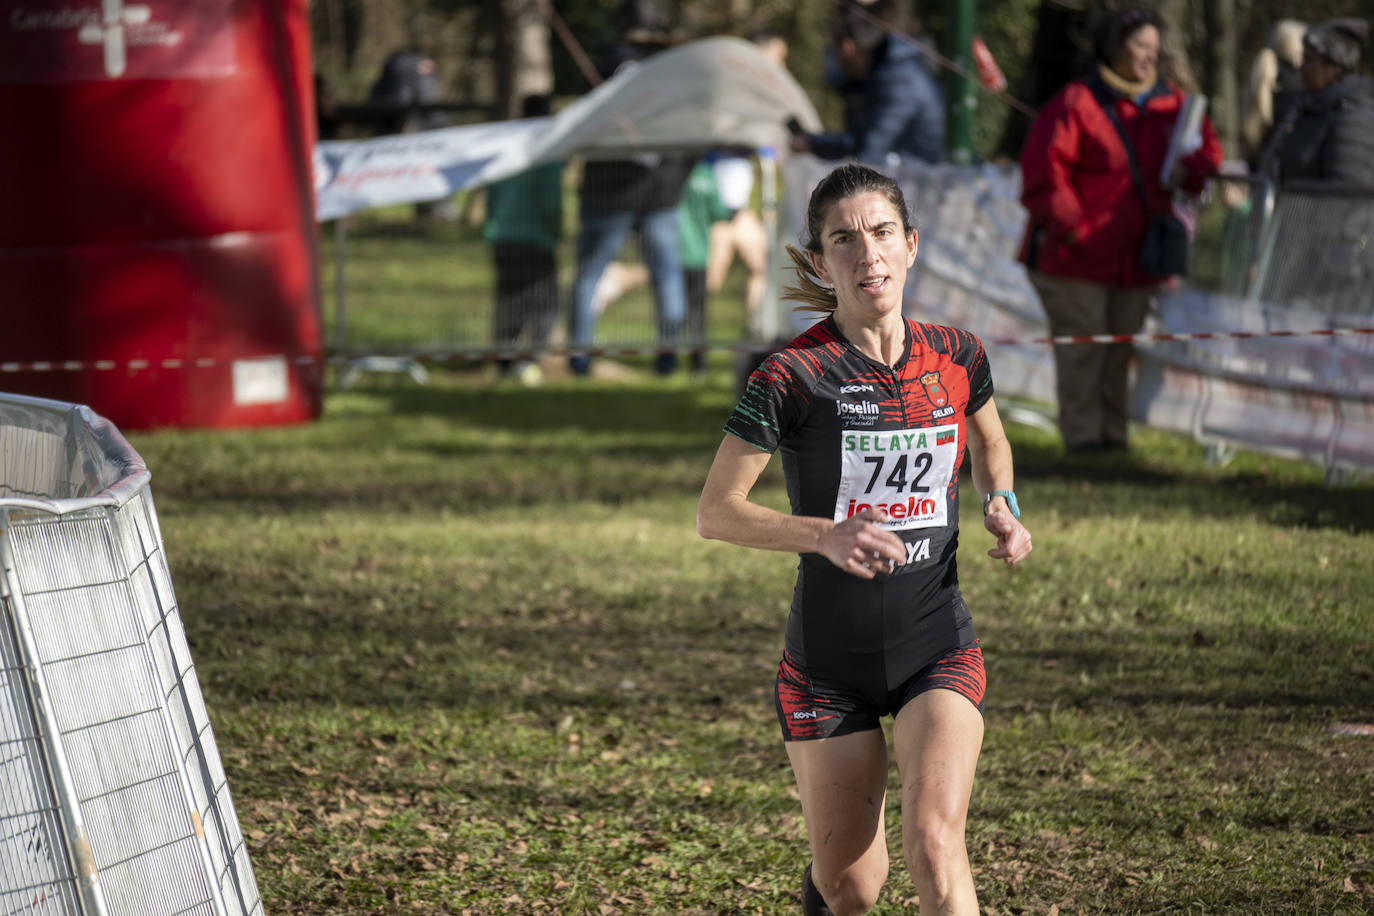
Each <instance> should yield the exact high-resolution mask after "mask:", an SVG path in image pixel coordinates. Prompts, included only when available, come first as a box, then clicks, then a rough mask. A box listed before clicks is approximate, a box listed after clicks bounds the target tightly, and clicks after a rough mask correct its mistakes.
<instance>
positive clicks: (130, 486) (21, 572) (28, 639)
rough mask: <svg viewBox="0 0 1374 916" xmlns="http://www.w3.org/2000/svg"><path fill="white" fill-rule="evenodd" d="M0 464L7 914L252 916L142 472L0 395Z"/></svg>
mask: <svg viewBox="0 0 1374 916" xmlns="http://www.w3.org/2000/svg"><path fill="white" fill-rule="evenodd" d="M0 459H3V461H4V463H3V464H0V561H2V564H0V565H3V567H4V589H3V594H4V606H3V610H4V616H3V618H0V788H3V790H4V800H3V802H0V865H3V868H2V869H0V916H7V914H8V913H11V912H13V913H29V912H43V913H47V912H57V913H67V912H70V913H83V914H90V913H109V914H130V916H134V914H137V916H162V914H167V916H173V914H207V916H218V914H224V916H230V914H232V916H240V914H241V916H255V914H260V913H262V912H263V907H262V901H261V899H260V897H259V895H258V890H257V883H256V880H255V878H254V876H253V870H252V865H251V863H250V861H249V858H248V853H247V849H246V847H245V846H244V842H243V836H242V833H241V831H240V829H239V825H238V818H237V816H236V815H235V813H234V807H233V801H232V799H231V797H230V793H229V788H228V784H227V781H226V779H225V775H224V769H223V766H222V765H221V762H220V758H219V752H218V749H217V747H216V745H215V740H214V734H213V732H212V730H211V727H210V720H209V715H208V713H207V711H206V708H205V703H204V700H203V699H202V697H201V694H200V687H199V684H198V682H197V680H196V676H195V668H194V665H193V664H192V661H191V654H190V649H189V646H188V645H187V641H186V636H185V632H184V631H183V628H182V624H181V618H180V615H179V613H178V610H177V604H176V598H175V594H174V593H173V590H172V585H171V576H170V574H169V572H168V569H167V564H166V560H165V556H164V553H163V546H162V538H161V532H160V531H159V528H158V524H157V514H156V511H155V510H154V508H153V502H152V495H151V493H150V492H149V490H148V487H147V481H148V473H147V470H146V468H144V467H143V464H142V460H141V459H140V458H139V457H138V455H137V454H136V453H135V452H134V451H133V450H132V449H131V448H130V447H129V445H128V443H127V442H125V441H124V439H123V438H122V437H121V436H120V435H119V433H118V431H117V430H115V429H114V428H113V427H112V426H110V425H109V424H108V423H106V422H105V421H104V420H102V419H101V418H99V417H98V416H96V415H95V414H93V413H91V412H90V411H89V410H86V409H85V408H75V407H73V406H72V405H61V404H57V403H55V402H50V401H40V400H37V399H32V398H20V397H17V396H7V395H0ZM35 907H36V908H35Z"/></svg>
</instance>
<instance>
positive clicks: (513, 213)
mask: <svg viewBox="0 0 1374 916" xmlns="http://www.w3.org/2000/svg"><path fill="white" fill-rule="evenodd" d="M522 108H523V114H524V116H525V117H527V118H538V117H544V116H546V115H548V113H549V97H548V96H546V95H533V96H527V97H526V98H525V100H524V102H523V103H522ZM482 235H483V236H484V237H485V238H486V240H487V242H488V243H490V245H491V250H492V256H493V258H494V259H495V262H496V313H495V318H494V320H493V322H492V327H493V329H494V339H495V340H494V342H495V344H496V347H497V349H498V351H499V353H500V355H499V356H498V358H497V365H498V366H499V367H500V370H501V374H502V375H514V376H515V377H516V378H518V379H519V380H520V381H521V382H523V383H525V384H538V382H539V381H541V380H542V377H543V376H542V373H541V372H540V369H539V364H538V363H537V362H535V361H534V360H533V359H521V360H519V361H517V360H516V358H515V357H516V354H515V353H514V352H513V351H514V348H515V347H516V345H517V344H518V343H519V341H520V337H521V335H522V334H528V340H527V345H528V348H529V351H530V353H531V354H538V353H539V351H541V350H542V349H543V348H544V347H545V346H546V345H547V344H548V342H549V335H550V333H551V332H552V330H553V323H554V320H555V319H556V318H557V316H558V264H557V261H556V259H555V250H556V249H557V247H558V243H559V241H560V240H561V239H562V237H563V163H561V162H549V163H545V164H544V165H537V166H535V167H534V168H532V169H530V170H529V171H526V172H521V173H520V174H519V175H513V176H511V177H510V178H506V179H503V180H501V181H497V182H494V183H492V184H491V185H489V186H488V187H487V218H486V222H485V224H484V225H483V227H482Z"/></svg>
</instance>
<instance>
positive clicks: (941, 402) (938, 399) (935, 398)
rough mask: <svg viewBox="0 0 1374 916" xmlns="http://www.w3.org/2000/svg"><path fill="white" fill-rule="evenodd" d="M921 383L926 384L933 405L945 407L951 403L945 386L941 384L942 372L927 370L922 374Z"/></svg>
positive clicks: (927, 395)
mask: <svg viewBox="0 0 1374 916" xmlns="http://www.w3.org/2000/svg"><path fill="white" fill-rule="evenodd" d="M921 384H922V385H923V386H925V389H926V397H928V398H930V403H931V404H932V405H934V406H936V407H944V406H945V405H946V404H948V403H949V397H948V396H947V395H946V394H945V389H944V386H943V385H941V384H940V373H938V372H927V373H926V374H925V375H923V376H921Z"/></svg>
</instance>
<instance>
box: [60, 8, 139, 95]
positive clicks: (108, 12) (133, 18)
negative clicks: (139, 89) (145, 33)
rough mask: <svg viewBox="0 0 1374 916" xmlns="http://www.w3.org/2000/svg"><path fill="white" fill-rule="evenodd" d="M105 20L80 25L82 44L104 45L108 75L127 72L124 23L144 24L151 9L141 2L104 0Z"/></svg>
mask: <svg viewBox="0 0 1374 916" xmlns="http://www.w3.org/2000/svg"><path fill="white" fill-rule="evenodd" d="M101 7H102V10H103V12H104V19H103V21H102V22H89V23H87V24H86V25H83V26H82V27H81V31H80V32H78V33H77V39H78V40H79V41H80V42H81V43H82V44H87V45H104V46H105V75H106V76H108V77H110V78H111V79H114V78H115V77H118V76H121V75H123V73H124V68H125V66H127V64H128V59H127V57H126V54H125V45H124V27H125V26H133V25H144V24H145V23H147V21H148V19H149V17H150V16H151V15H152V11H151V10H150V9H149V8H148V7H146V6H144V5H142V4H129V5H127V6H126V5H125V4H124V0H104V2H103V3H102V4H101Z"/></svg>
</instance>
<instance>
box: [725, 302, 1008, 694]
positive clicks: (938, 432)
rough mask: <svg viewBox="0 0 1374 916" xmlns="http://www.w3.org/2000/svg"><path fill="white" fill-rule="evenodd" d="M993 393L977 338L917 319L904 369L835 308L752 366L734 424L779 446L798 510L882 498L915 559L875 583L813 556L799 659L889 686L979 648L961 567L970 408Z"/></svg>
mask: <svg viewBox="0 0 1374 916" xmlns="http://www.w3.org/2000/svg"><path fill="white" fill-rule="evenodd" d="M991 397H992V374H991V371H990V369H989V367H988V361H987V355H986V353H984V351H983V345H982V343H981V342H979V340H978V338H977V337H975V336H974V335H973V334H970V333H969V332H967V331H963V330H959V329H957V328H949V327H941V326H938V325H931V324H921V323H918V322H914V321H911V320H909V319H908V320H906V352H905V354H904V355H903V356H902V357H901V359H899V360H898V361H897V363H896V365H894V366H885V365H883V364H881V363H878V362H874V361H873V360H871V359H869V358H868V357H867V356H865V355H864V354H863V353H861V352H860V351H859V350H858V349H857V348H856V347H853V346H851V345H850V344H849V342H848V341H846V340H845V339H844V338H843V337H842V336H841V335H840V332H839V329H838V328H837V327H836V325H835V322H834V319H833V318H827V319H826V320H824V321H822V322H820V323H819V324H817V325H815V326H814V327H812V328H811V329H809V330H808V331H806V332H805V333H803V334H801V335H800V336H799V337H797V338H796V339H795V340H793V341H792V342H791V343H790V344H788V345H787V347H786V348H784V349H783V350H781V351H779V352H777V353H774V354H772V355H770V356H769V357H768V358H767V359H766V360H765V361H764V362H763V363H762V365H760V366H759V368H758V369H756V370H755V371H754V374H753V375H752V376H751V377H750V379H749V384H748V386H747V387H746V389H745V392H744V395H743V396H742V397H741V398H740V401H739V404H738V405H737V406H736V407H735V411H734V413H733V414H732V415H731V416H730V419H729V420H728V421H727V422H726V424H725V431H726V432H727V433H729V434H731V435H733V436H737V437H739V438H740V439H743V440H744V441H745V442H748V443H749V444H751V445H753V446H755V447H757V448H759V449H762V450H764V451H767V452H773V451H778V450H781V452H782V461H783V472H784V476H785V478H786V481H787V494H788V498H789V500H790V502H791V505H792V513H793V514H794V515H803V516H819V517H822V518H833V519H834V520H835V521H836V522H840V521H843V520H844V519H845V518H847V517H848V516H851V515H853V514H855V513H856V512H859V511H861V510H863V509H864V508H866V507H870V506H872V507H877V508H881V509H882V510H883V511H885V512H886V513H887V515H888V517H889V521H888V522H887V523H886V527H888V528H889V529H891V530H892V531H894V532H895V533H896V534H897V535H898V536H900V537H901V539H902V541H903V543H905V545H906V552H907V562H906V563H905V564H903V565H900V566H898V567H897V568H896V569H895V570H893V571H892V572H891V573H890V574H885V575H880V576H878V577H877V578H876V579H872V580H866V579H860V578H858V577H856V576H851V575H849V574H848V573H846V572H844V571H842V570H840V569H838V568H837V567H836V566H835V565H834V564H832V563H831V562H830V561H829V560H827V559H826V558H825V557H823V556H820V555H819V554H803V555H802V557H801V563H800V565H799V567H798V575H797V585H796V589H795V591H794V594H793V601H792V612H791V615H790V617H789V619H788V625H787V651H788V653H789V655H790V656H791V657H792V658H793V659H794V660H796V662H797V663H798V664H800V665H802V666H803V667H805V668H807V669H808V670H809V671H811V672H812V673H814V674H817V675H824V676H828V677H838V678H848V677H850V676H852V675H854V674H856V673H861V674H862V676H863V677H864V679H866V680H868V679H874V678H878V679H881V680H882V681H885V682H886V684H887V688H886V689H891V688H892V687H895V686H896V685H897V684H900V683H902V681H904V680H905V679H906V678H907V677H910V676H911V675H912V674H914V673H915V672H916V671H918V670H920V669H921V668H923V667H924V666H925V665H927V664H929V663H930V662H931V661H932V660H933V659H934V658H936V657H937V656H939V655H941V654H943V653H944V652H947V651H948V650H950V649H953V648H957V647H960V646H965V645H970V644H972V642H973V640H974V633H973V624H972V621H971V619H970V617H969V613H968V610H967V608H966V607H965V606H964V603H963V598H962V597H961V596H960V594H959V587H958V573H957V570H956V567H955V550H956V548H957V546H958V531H959V468H960V466H961V464H962V463H963V455H964V446H965V442H966V428H965V418H966V417H967V416H968V415H969V414H972V413H974V412H976V411H977V410H978V409H979V408H980V407H982V406H983V405H984V404H985V403H987V401H988V399H989V398H991ZM877 686H878V685H877V684H876V683H875V684H874V687H875V689H876V688H877Z"/></svg>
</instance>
